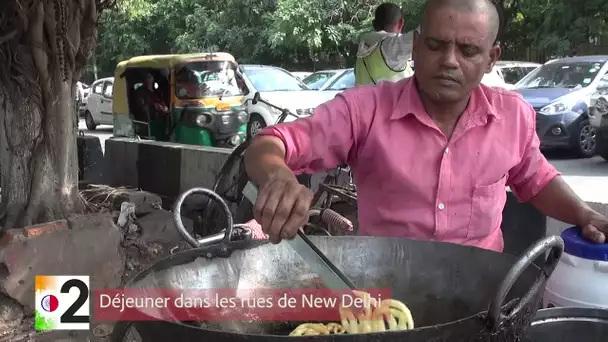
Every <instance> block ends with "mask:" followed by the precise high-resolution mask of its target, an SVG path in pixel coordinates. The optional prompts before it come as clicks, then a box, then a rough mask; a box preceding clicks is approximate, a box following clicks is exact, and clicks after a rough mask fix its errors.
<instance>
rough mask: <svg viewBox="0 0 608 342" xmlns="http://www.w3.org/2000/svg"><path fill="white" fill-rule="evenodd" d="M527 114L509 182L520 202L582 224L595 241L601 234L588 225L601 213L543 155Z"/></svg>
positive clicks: (564, 220)
mask: <svg viewBox="0 0 608 342" xmlns="http://www.w3.org/2000/svg"><path fill="white" fill-rule="evenodd" d="M529 110H530V111H533V109H532V108H530V109H529ZM529 117H531V119H530V120H529V121H530V122H529V124H528V132H527V138H526V145H525V149H524V153H523V157H522V159H521V162H520V163H519V164H518V165H517V166H516V167H514V168H513V169H512V170H511V171H510V172H509V181H508V185H509V186H510V187H511V189H512V190H513V192H514V193H515V195H516V196H517V197H518V198H519V199H520V200H521V201H522V202H530V203H531V204H532V205H533V206H534V207H536V208H537V209H538V210H539V211H540V212H542V213H543V214H545V215H546V216H550V217H552V218H554V219H556V220H559V221H562V222H566V223H569V224H572V225H576V226H578V227H581V228H584V229H585V230H584V233H585V235H586V236H587V237H588V238H590V239H592V240H595V241H598V239H601V238H602V237H601V236H598V234H599V235H602V236H603V234H601V233H599V230H597V229H596V228H595V227H589V225H590V224H591V223H592V222H593V221H594V220H597V219H601V218H603V216H601V215H600V214H598V213H597V212H595V211H594V210H593V209H591V207H589V205H587V203H585V202H584V201H583V200H582V199H580V198H579V197H578V196H577V195H576V194H575V193H574V191H572V189H571V188H570V186H568V184H567V183H566V182H565V181H564V180H563V179H562V177H561V176H560V173H559V172H558V171H557V170H556V169H555V167H553V166H552V165H551V164H550V163H549V162H548V161H547V159H546V158H545V157H544V156H543V155H542V153H541V152H540V140H539V138H538V135H537V134H536V120H535V114H533V113H531V114H530V116H529ZM598 242H601V241H598Z"/></svg>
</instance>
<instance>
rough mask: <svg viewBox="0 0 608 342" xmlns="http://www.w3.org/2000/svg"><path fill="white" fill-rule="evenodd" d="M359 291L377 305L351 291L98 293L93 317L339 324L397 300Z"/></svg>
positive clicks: (387, 291) (377, 291)
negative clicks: (343, 313)
mask: <svg viewBox="0 0 608 342" xmlns="http://www.w3.org/2000/svg"><path fill="white" fill-rule="evenodd" d="M359 291H363V292H368V293H369V294H370V297H371V300H367V301H364V300H363V299H362V298H361V297H359V296H357V295H355V294H354V293H353V292H352V291H351V290H346V289H344V290H342V289H340V290H337V289H314V288H300V289H238V290H235V289H207V290H198V289H186V290H178V289H159V288H145V289H135V288H131V289H97V290H94V295H95V298H94V300H93V302H94V311H93V316H94V317H95V319H96V320H101V321H123V320H126V321H154V320H169V321H174V320H178V321H240V320H243V321H248V320H251V319H252V317H254V318H255V320H264V321H327V322H337V321H339V320H340V313H339V309H340V307H341V306H346V307H348V308H349V309H350V310H352V311H353V313H355V314H357V313H359V312H362V311H363V310H365V309H366V308H369V307H370V306H371V307H375V306H376V303H377V304H378V305H379V304H380V303H379V302H381V301H383V300H385V299H391V296H390V289H359ZM396 299H398V298H396ZM404 304H405V305H407V304H408V303H407V302H405V303H404Z"/></svg>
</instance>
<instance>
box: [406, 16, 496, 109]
mask: <svg viewBox="0 0 608 342" xmlns="http://www.w3.org/2000/svg"><path fill="white" fill-rule="evenodd" d="M488 24H489V23H488V15H487V14H484V13H467V12H459V11H458V10H454V9H450V8H435V9H431V10H430V12H429V13H428V18H427V24H426V27H425V28H423V29H422V31H421V32H420V34H418V33H414V44H413V52H412V55H413V59H414V64H415V65H416V71H415V74H416V80H417V81H418V86H419V88H420V91H421V92H423V93H424V94H425V95H426V96H427V97H429V98H430V99H431V100H432V101H438V102H447V103H450V102H456V101H459V100H462V99H465V98H467V97H468V96H469V94H470V92H471V90H472V89H473V88H474V87H476V86H477V85H479V83H480V81H481V78H482V77H483V75H484V73H486V72H490V71H491V70H492V67H493V66H494V63H495V62H496V60H497V59H498V57H499V55H500V48H499V47H498V46H494V45H493V43H494V39H495V37H493V35H492V34H491V33H489V32H488V29H489V25H488Z"/></svg>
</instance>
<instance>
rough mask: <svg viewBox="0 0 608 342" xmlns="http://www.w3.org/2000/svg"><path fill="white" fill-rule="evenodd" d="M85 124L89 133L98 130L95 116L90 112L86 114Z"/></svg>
mask: <svg viewBox="0 0 608 342" xmlns="http://www.w3.org/2000/svg"><path fill="white" fill-rule="evenodd" d="M84 122H85V124H86V125H87V129H88V130H89V131H94V130H95V128H97V124H96V123H95V120H93V115H91V112H89V111H88V110H87V111H86V112H85V113H84Z"/></svg>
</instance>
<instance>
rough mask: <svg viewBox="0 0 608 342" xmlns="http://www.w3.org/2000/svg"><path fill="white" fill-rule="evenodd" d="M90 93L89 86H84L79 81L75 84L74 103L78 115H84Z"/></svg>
mask: <svg viewBox="0 0 608 342" xmlns="http://www.w3.org/2000/svg"><path fill="white" fill-rule="evenodd" d="M90 93H91V86H89V85H87V84H84V83H82V82H80V81H78V82H76V103H78V105H79V107H78V115H79V116H80V115H84V111H85V105H86V103H87V102H86V101H87V98H88V96H89V94H90Z"/></svg>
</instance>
